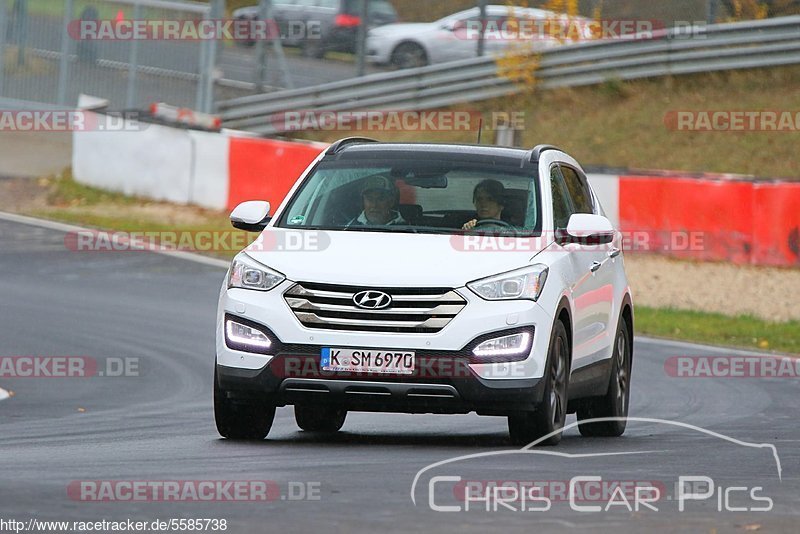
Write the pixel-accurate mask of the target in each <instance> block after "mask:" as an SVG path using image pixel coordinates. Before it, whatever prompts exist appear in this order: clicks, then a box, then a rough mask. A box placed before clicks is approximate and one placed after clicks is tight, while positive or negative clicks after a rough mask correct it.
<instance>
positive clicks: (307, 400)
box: [217, 355, 544, 415]
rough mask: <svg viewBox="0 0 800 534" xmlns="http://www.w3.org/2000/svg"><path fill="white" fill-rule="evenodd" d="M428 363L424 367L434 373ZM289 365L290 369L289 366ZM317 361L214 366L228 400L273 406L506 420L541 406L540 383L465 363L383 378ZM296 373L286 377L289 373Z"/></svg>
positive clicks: (312, 358)
mask: <svg viewBox="0 0 800 534" xmlns="http://www.w3.org/2000/svg"><path fill="white" fill-rule="evenodd" d="M435 359H436V358H435V357H434V358H430V359H429V361H427V362H425V364H427V365H430V366H431V367H437V364H436V363H435V362H433V361H431V360H435ZM287 362H291V363H289V365H287ZM318 365H319V356H311V355H306V356H288V355H280V356H277V357H276V358H274V359H273V360H272V362H271V363H270V365H268V366H267V367H266V368H264V369H261V370H248V369H237V368H233V367H226V366H223V365H217V379H218V381H219V386H220V388H221V389H222V390H223V391H225V392H226V394H227V395H228V396H229V398H234V399H240V400H244V399H253V400H267V401H269V402H271V403H274V404H275V405H276V406H286V405H291V404H317V403H319V404H325V405H334V406H341V407H343V408H345V409H347V410H352V411H364V412H399V413H438V414H463V413H470V412H476V413H478V414H479V415H509V414H512V413H517V412H523V411H533V410H535V409H536V407H537V406H538V405H539V403H540V402H541V401H542V397H543V387H544V386H543V384H544V381H543V379H539V378H533V379H515V380H505V381H502V382H497V381H489V380H484V379H481V378H479V377H477V376H476V375H475V374H474V373H471V372H470V371H469V369H468V367H467V366H466V365H465V364H464V363H463V362H458V361H455V362H454V361H453V360H452V359H449V358H446V359H445V358H442V359H440V360H439V365H438V366H441V367H446V368H448V369H454V372H453V373H452V376H447V377H437V378H433V377H424V376H420V377H414V378H407V377H402V378H401V377H391V378H390V377H381V376H374V375H371V376H358V375H356V374H351V375H347V374H345V373H320V372H319V370H318V369H319V368H318ZM290 368H291V369H294V370H295V371H296V372H294V373H291V374H289V376H287V369H290Z"/></svg>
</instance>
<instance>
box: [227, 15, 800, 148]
mask: <svg viewBox="0 0 800 534" xmlns="http://www.w3.org/2000/svg"><path fill="white" fill-rule="evenodd" d="M702 30H703V31H702V32H701V33H692V29H687V28H682V29H674V30H669V31H666V32H663V33H662V34H661V35H655V36H654V38H648V39H628V40H625V39H618V40H608V41H596V42H589V43H580V44H570V45H563V46H560V47H557V48H550V49H547V50H544V51H542V52H541V53H540V54H538V55H537V56H531V58H530V63H528V64H523V65H517V66H515V67H514V68H515V69H518V68H519V69H525V68H536V73H535V75H536V78H537V85H538V86H539V87H544V88H556V87H567V86H580V85H591V84H597V83H602V82H604V81H606V80H609V79H621V80H632V79H637V78H648V77H656V76H668V75H675V74H690V73H697V72H709V71H720V70H733V69H743V68H754V67H773V66H780V65H790V64H797V63H800V16H792V17H780V18H773V19H767V20H761V21H748V22H737V23H727V24H716V25H712V26H707V27H705V28H702ZM497 59H498V58H496V57H483V58H474V59H468V60H462V61H456V62H451V63H444V64H441V65H432V66H428V67H422V68H419V69H409V70H404V71H397V72H389V73H381V74H374V75H370V76H365V77H362V78H357V79H353V80H345V81H341V82H334V83H328V84H324V85H319V86H316V87H307V88H303V89H296V90H291V91H279V92H276V93H268V94H260V95H253V96H247V97H242V98H237V99H234V100H228V101H223V102H219V103H218V104H217V107H218V111H219V112H220V114H221V115H222V121H223V126H224V127H226V128H233V129H238V130H245V131H249V132H253V133H257V134H263V135H272V134H278V133H283V132H285V131H287V128H286V125H285V121H284V120H283V117H284V114H285V113H286V112H290V111H299V110H302V111H311V110H317V111H320V110H324V111H333V112H343V111H365V110H382V109H383V110H392V111H403V110H425V109H434V108H438V107H442V106H449V105H453V104H459V103H468V102H476V101H480V100H486V99H489V98H495V97H501V96H507V95H511V94H515V93H519V92H521V91H523V90H526V89H527V88H528V87H526V86H525V85H523V84H519V83H517V82H516V81H515V80H514V79H512V78H513V76H509V75H507V74H505V73H504V72H503V68H501V67H499V66H498V62H497ZM537 64H538V66H537Z"/></svg>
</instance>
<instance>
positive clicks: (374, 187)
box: [361, 176, 397, 196]
mask: <svg viewBox="0 0 800 534" xmlns="http://www.w3.org/2000/svg"><path fill="white" fill-rule="evenodd" d="M368 191H381V192H384V193H386V194H389V195H391V196H396V195H397V186H395V185H394V181H392V179H391V178H389V177H387V176H370V177H369V178H367V180H366V182H365V183H364V187H362V188H361V194H362V195H363V194H364V193H366V192H368Z"/></svg>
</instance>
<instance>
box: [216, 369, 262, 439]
mask: <svg viewBox="0 0 800 534" xmlns="http://www.w3.org/2000/svg"><path fill="white" fill-rule="evenodd" d="M214 419H215V421H216V423H217V431H218V432H219V434H220V436H222V437H224V438H228V439H235V440H262V439H264V438H265V437H267V434H269V431H270V429H271V428H272V422H273V421H274V419H275V405H273V404H270V403H268V402H256V401H251V400H248V401H246V402H234V401H232V400H231V399H229V398H228V396H227V394H226V393H225V391H224V390H223V389H222V388H220V387H219V383H218V382H217V372H216V370H215V371H214Z"/></svg>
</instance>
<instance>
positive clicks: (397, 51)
mask: <svg viewBox="0 0 800 534" xmlns="http://www.w3.org/2000/svg"><path fill="white" fill-rule="evenodd" d="M509 19H512V20H518V21H529V22H530V21H548V20H550V21H565V20H566V19H565V16H564V15H561V14H558V13H554V12H552V11H546V10H543V9H534V8H521V7H510V6H505V5H490V6H487V8H486V26H485V29H486V33H485V41H484V46H485V53H486V54H487V55H488V54H495V53H502V52H503V51H505V50H506V49H508V48H509V47H511V46H515V45H529V46H530V49H531V50H532V51H538V50H542V49H544V48H549V47H553V46H558V45H560V44H562V43H563V41H562V40H559V39H557V38H550V36H549V35H542V33H541V32H540V31H539V30H540V27H538V26H535V25H528V26H527V27H525V26H524V23H523V27H522V31H519V32H518V33H516V34H515V31H514V29H515V28H519V26H517V25H515V24H513V23H512V24H509ZM480 20H481V15H480V10H479V9H478V8H477V7H475V8H472V9H467V10H465V11H461V12H459V13H455V14H453V15H449V16H447V17H445V18H443V19H440V20H437V21H435V22H429V23H395V24H387V25H385V26H381V27H378V28H374V29H372V30H370V32H369V34H368V36H367V47H366V48H367V60H368V61H370V62H371V63H376V64H381V65H393V66H395V67H397V68H413V67H423V66H425V65H430V64H433V63H444V62H447V61H456V60H459V59H468V58H473V57H477V55H478V42H479V34H480V27H481V24H480ZM575 20H576V21H577V20H578V19H575ZM580 20H585V19H580ZM476 28H477V31H476ZM509 29H510V31H509ZM498 30H499V31H498ZM582 31H584V32H589V28H588V26H583V27H582ZM585 37H587V38H588V37H590V35H589V33H586V35H585Z"/></svg>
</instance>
